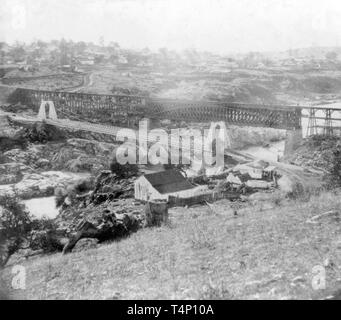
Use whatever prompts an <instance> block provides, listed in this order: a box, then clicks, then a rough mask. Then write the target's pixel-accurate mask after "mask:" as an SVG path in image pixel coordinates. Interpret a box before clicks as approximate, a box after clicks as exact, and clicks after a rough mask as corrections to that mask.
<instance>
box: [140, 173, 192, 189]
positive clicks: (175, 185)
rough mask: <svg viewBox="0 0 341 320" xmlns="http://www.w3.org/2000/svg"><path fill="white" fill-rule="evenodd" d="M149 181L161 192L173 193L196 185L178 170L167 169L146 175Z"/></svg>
mask: <svg viewBox="0 0 341 320" xmlns="http://www.w3.org/2000/svg"><path fill="white" fill-rule="evenodd" d="M144 177H145V178H146V179H147V180H148V181H149V183H150V184H151V185H152V186H153V187H154V188H155V189H156V190H157V191H158V192H160V193H161V194H165V193H173V192H178V191H183V190H188V189H192V188H194V186H193V185H192V184H191V183H190V182H189V181H188V180H187V179H186V178H185V177H184V176H183V175H182V174H181V173H180V172H179V171H176V170H166V171H161V172H156V173H150V174H146V175H144Z"/></svg>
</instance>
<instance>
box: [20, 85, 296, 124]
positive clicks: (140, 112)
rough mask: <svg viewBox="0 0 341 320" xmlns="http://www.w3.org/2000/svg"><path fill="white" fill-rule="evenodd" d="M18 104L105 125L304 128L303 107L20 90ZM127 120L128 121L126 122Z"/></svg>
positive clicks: (60, 115)
mask: <svg viewBox="0 0 341 320" xmlns="http://www.w3.org/2000/svg"><path fill="white" fill-rule="evenodd" d="M14 97H15V99H16V101H15V102H19V101H20V102H21V103H23V104H26V105H29V106H32V107H35V108H37V109H38V107H39V105H40V104H41V101H53V103H54V105H55V107H56V111H57V114H58V116H59V117H67V118H70V119H77V120H84V121H94V122H99V123H105V124H117V121H119V122H120V123H121V124H124V123H130V124H131V123H137V122H138V120H140V119H141V118H150V119H156V120H157V119H159V120H160V119H169V120H174V121H186V122H210V121H225V122H227V123H228V124H233V125H239V126H253V127H270V128H276V129H286V130H297V129H301V126H302V124H301V108H300V107H295V106H280V105H257V104H241V103H230V102H211V101H186V100H171V99H153V98H149V97H143V96H134V95H118V94H116V95H104V94H89V93H71V92H62V91H46V90H32V89H23V88H18V89H16V91H15V92H14ZM125 121H126V122H125Z"/></svg>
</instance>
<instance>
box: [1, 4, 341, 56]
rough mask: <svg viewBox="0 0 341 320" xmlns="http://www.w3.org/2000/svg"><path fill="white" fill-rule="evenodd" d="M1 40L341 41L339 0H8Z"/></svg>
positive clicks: (258, 46) (243, 45)
mask: <svg viewBox="0 0 341 320" xmlns="http://www.w3.org/2000/svg"><path fill="white" fill-rule="evenodd" d="M4 2H5V3H4V5H3V6H2V8H1V9H0V41H6V42H9V43H13V42H14V41H21V42H26V43H27V42H32V41H33V40H35V39H41V40H43V41H50V40H53V39H61V38H65V39H68V40H73V41H86V42H94V43H99V39H100V38H101V37H103V38H104V42H105V44H108V43H109V42H111V41H114V42H118V43H119V44H120V45H121V46H122V47H124V48H130V49H142V48H145V47H149V48H150V49H151V50H157V49H159V48H162V47H167V48H169V49H174V50H177V51H180V50H184V49H187V48H195V49H197V50H200V51H210V52H215V53H220V54H224V53H238V52H249V51H258V52H269V51H285V50H289V49H297V48H308V47H311V46H317V47H335V46H340V45H341V19H339V17H340V16H341V3H340V2H338V1H337V0H324V1H320V0H300V1H294V0H278V1H273V0H258V1H254V0H253V1H252V0H226V1H222V0H183V1H180V0H172V1H167V0H140V1H137V0H111V1H110V0H73V1H69V0H4Z"/></svg>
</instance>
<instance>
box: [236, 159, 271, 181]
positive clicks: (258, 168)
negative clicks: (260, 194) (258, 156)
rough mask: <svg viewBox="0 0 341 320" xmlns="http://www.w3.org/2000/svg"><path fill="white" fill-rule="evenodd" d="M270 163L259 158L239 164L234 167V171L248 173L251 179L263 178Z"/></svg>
mask: <svg viewBox="0 0 341 320" xmlns="http://www.w3.org/2000/svg"><path fill="white" fill-rule="evenodd" d="M268 166H269V164H268V163H267V162H265V161H262V160H258V161H254V162H250V163H244V164H239V165H237V166H235V167H234V168H233V172H240V173H241V174H248V175H249V176H250V177H251V179H254V180H261V179H263V176H264V170H265V168H267V167H268Z"/></svg>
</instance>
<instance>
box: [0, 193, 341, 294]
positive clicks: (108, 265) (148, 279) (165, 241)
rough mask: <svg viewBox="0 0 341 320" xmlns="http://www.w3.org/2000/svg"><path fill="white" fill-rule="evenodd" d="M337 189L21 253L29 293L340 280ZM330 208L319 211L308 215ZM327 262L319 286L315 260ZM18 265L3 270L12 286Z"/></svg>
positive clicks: (192, 289) (271, 290)
mask: <svg viewBox="0 0 341 320" xmlns="http://www.w3.org/2000/svg"><path fill="white" fill-rule="evenodd" d="M340 195H341V191H338V192H335V193H325V194H322V195H320V196H318V197H313V198H311V199H310V201H309V202H297V201H296V202H294V201H285V202H283V201H282V202H281V201H280V200H278V199H279V198H277V197H276V196H274V195H270V197H269V199H268V200H267V201H265V202H263V201H260V200H258V201H255V200H254V201H255V202H254V203H244V204H243V205H240V207H239V208H237V212H238V215H237V216H235V215H234V214H233V212H234V209H235V208H233V207H231V203H230V202H228V201H225V200H224V201H220V202H217V203H215V204H214V205H213V210H212V208H209V207H207V206H198V207H193V208H188V209H184V208H175V209H172V210H171V212H170V213H171V219H170V223H169V225H168V226H164V227H162V228H155V229H144V230H142V231H139V232H137V233H136V234H134V235H133V236H131V237H130V238H128V239H125V240H122V241H120V242H114V243H110V244H106V245H103V246H101V247H99V248H97V249H90V250H87V251H82V252H75V253H72V254H69V255H67V256H61V255H60V254H56V255H51V256H45V257H43V258H35V259H32V260H27V261H23V262H21V264H22V265H24V266H25V267H26V270H27V289H26V290H24V291H22V290H16V291H15V290H11V291H10V295H12V296H13V297H21V298H33V299H66V298H67V299H80V298H82V299H140V298H141V299H193V298H199V299H209V298H212V299H220V298H221V299H241V298H246V299H257V298H264V299H298V298H303V299H310V298H325V297H327V296H329V295H330V294H332V293H334V292H335V291H336V290H337V289H338V286H340V282H341V274H340V266H341V255H340V250H341V237H340V222H339V215H340V210H341V197H340ZM328 211H332V212H331V213H328V214H325V215H323V216H321V217H320V218H319V219H313V220H312V222H313V223H312V222H310V223H309V220H308V219H310V218H311V217H313V216H315V215H319V214H321V213H325V212H328ZM316 265H321V266H323V265H325V266H326V275H327V278H326V289H325V290H319V291H315V290H314V289H313V288H312V285H311V281H312V277H313V275H314V274H313V271H312V269H313V267H314V266H316ZM11 270H12V266H11V265H8V266H7V267H6V269H5V270H4V271H3V274H2V276H3V280H4V283H3V286H4V285H5V284H6V285H7V286H9V284H10V282H11V279H12V275H11Z"/></svg>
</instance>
